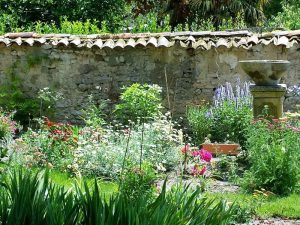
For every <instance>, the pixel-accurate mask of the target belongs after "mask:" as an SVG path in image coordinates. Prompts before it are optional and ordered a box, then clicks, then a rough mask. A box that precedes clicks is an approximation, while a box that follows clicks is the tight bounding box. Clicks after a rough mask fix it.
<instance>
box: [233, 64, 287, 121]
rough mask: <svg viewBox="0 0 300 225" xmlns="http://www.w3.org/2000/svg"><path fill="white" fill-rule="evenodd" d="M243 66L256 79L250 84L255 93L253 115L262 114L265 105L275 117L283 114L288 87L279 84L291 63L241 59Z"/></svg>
mask: <svg viewBox="0 0 300 225" xmlns="http://www.w3.org/2000/svg"><path fill="white" fill-rule="evenodd" d="M239 63H240V65H241V68H242V69H243V70H244V71H245V73H246V74H247V75H248V76H249V77H250V78H251V79H252V80H253V81H254V83H255V84H251V85H250V91H251V93H252V95H253V116H254V118H257V117H259V116H260V115H262V112H263V109H264V108H265V106H268V114H269V115H271V116H273V118H280V117H282V114H283V101H284V95H285V93H286V90H287V87H286V85H285V84H279V82H280V79H281V78H282V77H283V76H284V75H285V73H286V71H287V68H288V66H289V64H290V62H289V61H286V60H243V61H239Z"/></svg>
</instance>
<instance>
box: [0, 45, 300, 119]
mask: <svg viewBox="0 0 300 225" xmlns="http://www.w3.org/2000/svg"><path fill="white" fill-rule="evenodd" d="M299 49H300V46H299V45H294V46H293V47H292V48H290V49H287V48H285V47H282V46H275V45H273V44H270V45H267V46H266V45H256V46H254V47H252V48H250V49H248V50H247V49H244V48H229V49H228V48H225V47H219V48H213V49H211V50H200V49H199V50H195V49H186V48H182V47H179V46H177V45H175V46H172V47H170V48H165V47H162V48H155V47H147V48H144V47H135V48H130V47H126V48H124V49H121V48H114V49H94V48H92V49H87V48H77V47H73V48H72V47H58V46H50V45H41V46H32V47H30V46H17V45H13V46H9V47H6V46H0V56H1V61H0V82H1V84H5V82H7V81H8V80H9V76H10V74H11V71H12V69H13V72H14V73H15V74H16V75H17V76H18V77H19V78H20V80H21V83H22V89H23V90H24V92H25V93H26V94H27V95H29V96H32V97H34V96H36V94H37V92H38V90H39V89H41V88H44V87H50V88H51V89H54V90H57V91H60V92H62V93H63V95H64V100H61V101H59V102H58V103H57V115H56V116H57V118H58V119H59V120H69V121H71V122H78V121H79V120H78V119H79V118H80V114H81V109H82V108H84V107H85V105H86V103H87V100H88V98H87V96H88V95H90V94H92V95H93V96H94V98H95V99H96V100H97V101H98V102H101V101H103V99H110V101H111V102H112V103H116V102H117V101H118V97H119V93H120V88H121V87H122V86H124V85H130V84H131V83H134V82H140V83H155V84H158V85H160V86H162V87H163V90H164V93H163V96H164V104H165V106H166V107H167V108H170V110H172V111H174V112H175V113H176V114H177V115H180V114H183V113H184V112H185V109H186V105H188V104H198V103H199V102H200V101H201V100H203V99H205V100H211V99H212V96H213V93H214V90H215V88H216V87H217V86H218V85H221V84H224V83H225V82H227V81H230V82H235V81H236V80H237V78H240V79H241V80H242V81H243V80H247V77H246V75H245V74H244V73H243V72H242V70H241V68H240V67H239V65H238V61H239V60H243V59H287V60H290V61H291V66H290V68H289V70H288V74H287V76H286V77H285V78H284V83H286V84H287V85H299V84H300V75H299V74H300V53H299ZM166 85H168V89H169V93H168V94H169V99H170V106H169V104H168V101H167V98H166V96H167V93H166V90H167V89H166V88H165V87H166Z"/></svg>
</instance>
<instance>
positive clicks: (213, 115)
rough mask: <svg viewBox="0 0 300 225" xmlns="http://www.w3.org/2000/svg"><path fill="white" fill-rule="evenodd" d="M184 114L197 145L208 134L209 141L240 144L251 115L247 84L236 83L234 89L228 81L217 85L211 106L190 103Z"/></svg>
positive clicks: (242, 141) (242, 143)
mask: <svg viewBox="0 0 300 225" xmlns="http://www.w3.org/2000/svg"><path fill="white" fill-rule="evenodd" d="M187 117H188V121H189V124H190V126H191V128H192V132H193V136H194V139H195V140H194V141H195V142H196V143H197V144H201V143H203V141H204V139H205V137H209V139H210V141H212V142H226V141H231V142H236V143H239V144H240V145H241V146H244V144H245V141H246V137H245V129H246V128H247V126H248V125H249V124H250V121H251V118H252V106H251V96H250V91H249V84H248V83H244V84H243V85H237V87H236V90H235V92H234V91H233V88H232V86H231V84H230V83H226V84H225V86H220V87H219V88H217V90H216V92H215V96H214V103H213V105H211V106H209V105H202V106H196V107H195V106H190V107H189V108H188V110H187Z"/></svg>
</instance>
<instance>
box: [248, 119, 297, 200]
mask: <svg viewBox="0 0 300 225" xmlns="http://www.w3.org/2000/svg"><path fill="white" fill-rule="evenodd" d="M298 126H299V124H298ZM299 132H300V128H299V127H294V126H292V125H289V123H288V122H281V121H278V120H271V121H269V120H266V119H260V120H258V121H255V122H254V123H253V124H252V125H251V126H249V127H248V129H247V149H248V160H249V163H250V169H249V170H248V171H247V172H246V174H245V178H244V187H245V188H246V189H248V190H251V191H253V190H255V189H261V188H264V189H266V190H268V191H272V192H274V193H276V194H283V195H285V194H289V193H291V192H293V191H295V190H296V188H297V185H298V184H299V179H300V166H299V160H300V154H299V149H300V133H299Z"/></svg>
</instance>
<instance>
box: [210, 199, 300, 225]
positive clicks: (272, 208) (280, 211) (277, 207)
mask: <svg viewBox="0 0 300 225" xmlns="http://www.w3.org/2000/svg"><path fill="white" fill-rule="evenodd" d="M208 197H217V198H225V199H226V200H227V201H229V202H236V203H238V204H240V206H241V207H242V208H247V209H248V210H250V211H252V212H254V213H255V215H256V216H259V217H261V218H270V217H282V218H290V219H299V218H300V194H292V195H290V196H287V197H279V196H270V197H265V196H263V195H259V196H254V195H251V194H244V193H225V194H221V193H217V194H208Z"/></svg>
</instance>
